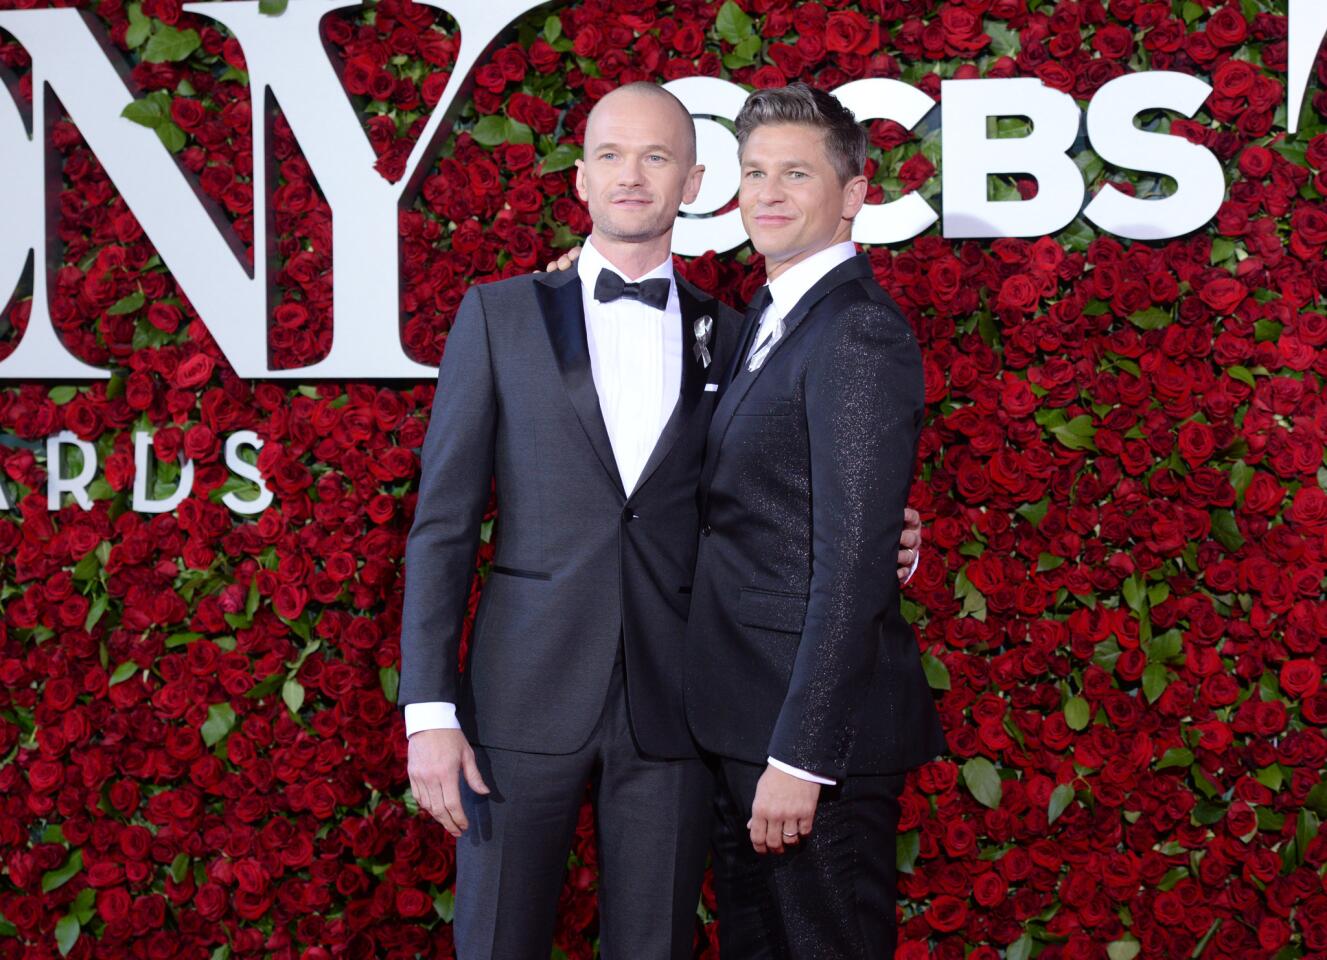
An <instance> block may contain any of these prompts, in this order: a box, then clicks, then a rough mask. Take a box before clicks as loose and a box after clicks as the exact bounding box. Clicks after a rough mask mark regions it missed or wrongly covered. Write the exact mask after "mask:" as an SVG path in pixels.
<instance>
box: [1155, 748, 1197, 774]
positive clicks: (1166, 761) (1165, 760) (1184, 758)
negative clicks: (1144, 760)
mask: <svg viewBox="0 0 1327 960" xmlns="http://www.w3.org/2000/svg"><path fill="white" fill-rule="evenodd" d="M1192 763H1193V751H1192V750H1189V749H1188V748H1187V747H1171V748H1170V749H1169V750H1167V751H1166V752H1165V753H1164V754H1162V756H1161V759H1160V760H1159V761H1157V769H1158V770H1165V769H1166V768H1167V767H1187V766H1190V765H1191V764H1192Z"/></svg>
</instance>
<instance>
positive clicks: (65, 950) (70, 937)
mask: <svg viewBox="0 0 1327 960" xmlns="http://www.w3.org/2000/svg"><path fill="white" fill-rule="evenodd" d="M79 929H80V927H79V922H78V917H76V916H74V915H73V914H69V913H67V914H65V915H64V916H63V917H61V918H60V919H59V920H57V921H56V922H55V945H56V946H57V947H59V948H60V956H62V957H67V956H69V951H70V950H72V949H74V944H76V943H78V931H79Z"/></svg>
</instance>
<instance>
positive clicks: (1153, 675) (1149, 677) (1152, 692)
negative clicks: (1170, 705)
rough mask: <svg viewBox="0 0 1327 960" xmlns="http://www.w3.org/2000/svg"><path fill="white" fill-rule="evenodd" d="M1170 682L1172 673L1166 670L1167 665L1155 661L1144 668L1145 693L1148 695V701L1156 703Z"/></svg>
mask: <svg viewBox="0 0 1327 960" xmlns="http://www.w3.org/2000/svg"><path fill="white" fill-rule="evenodd" d="M1169 684H1170V675H1169V674H1168V673H1167V672H1166V668H1165V665H1163V664H1160V663H1153V664H1149V665H1148V666H1147V667H1146V669H1144V670H1143V694H1144V696H1146V697H1147V702H1148V703H1156V702H1157V699H1158V698H1159V697H1160V696H1161V695H1162V694H1163V693H1165V692H1166V687H1167V686H1168V685H1169Z"/></svg>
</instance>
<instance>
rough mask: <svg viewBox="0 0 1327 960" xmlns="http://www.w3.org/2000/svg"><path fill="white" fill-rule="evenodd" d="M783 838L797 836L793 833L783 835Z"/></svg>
mask: <svg viewBox="0 0 1327 960" xmlns="http://www.w3.org/2000/svg"><path fill="white" fill-rule="evenodd" d="M784 836H785V837H795V836H797V834H795V833H785V834H784Z"/></svg>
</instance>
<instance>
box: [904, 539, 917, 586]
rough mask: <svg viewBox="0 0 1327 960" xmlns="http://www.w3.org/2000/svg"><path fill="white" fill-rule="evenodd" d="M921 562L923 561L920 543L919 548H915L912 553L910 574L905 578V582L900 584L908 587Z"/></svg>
mask: <svg viewBox="0 0 1327 960" xmlns="http://www.w3.org/2000/svg"><path fill="white" fill-rule="evenodd" d="M921 562H922V548H921V544H918V545H917V549H916V550H914V551H913V553H912V566H910V567H909V568H908V575H907V576H906V577H904V578H903V583H902V584H900V586H904V587H906V586H907V585H908V581H909V580H911V579H912V575H913V574H914V573H916V572H917V564H919V563H921Z"/></svg>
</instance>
